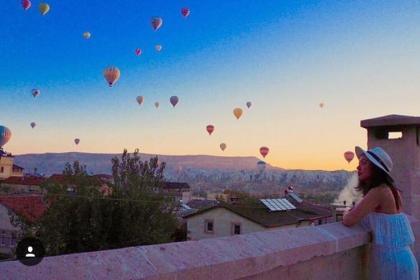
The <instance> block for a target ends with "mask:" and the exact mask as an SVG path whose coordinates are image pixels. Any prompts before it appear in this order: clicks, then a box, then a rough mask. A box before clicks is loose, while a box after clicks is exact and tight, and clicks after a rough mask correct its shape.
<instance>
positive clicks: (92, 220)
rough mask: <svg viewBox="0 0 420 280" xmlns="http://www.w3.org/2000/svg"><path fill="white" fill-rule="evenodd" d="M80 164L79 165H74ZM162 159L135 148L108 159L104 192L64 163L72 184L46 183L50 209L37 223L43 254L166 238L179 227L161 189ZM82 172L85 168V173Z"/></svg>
mask: <svg viewBox="0 0 420 280" xmlns="http://www.w3.org/2000/svg"><path fill="white" fill-rule="evenodd" d="M78 166H79V167H80V165H78ZM164 168H165V163H159V161H158V158H157V157H154V158H151V159H150V160H149V161H142V160H141V159H140V157H139V155H138V150H136V151H135V152H134V154H133V155H130V154H129V153H127V151H126V150H124V152H123V154H122V156H121V159H120V158H117V157H115V158H113V159H112V173H113V178H114V183H113V184H111V185H110V187H111V188H112V192H111V193H110V194H108V195H107V196H104V195H103V194H102V193H101V191H100V187H99V186H95V185H94V184H92V182H94V181H92V180H87V178H89V177H92V176H88V175H87V173H86V172H85V170H86V167H84V168H75V164H73V167H71V165H70V164H66V166H65V169H64V171H63V174H66V176H69V177H70V178H71V179H72V181H71V184H72V185H74V186H75V191H74V193H71V194H69V193H67V185H66V184H56V183H55V184H53V183H47V184H46V185H45V186H43V187H45V188H46V189H47V196H46V199H47V201H48V203H49V205H50V206H49V208H48V210H47V212H46V214H45V215H44V217H43V218H42V219H41V220H40V221H39V223H38V224H37V225H36V226H37V233H38V237H39V238H40V239H41V240H42V241H43V243H44V246H45V248H46V252H47V255H57V254H67V253H76V252H84V251H95V250H104V249H112V248H121V247H126V246H138V245H145V244H155V243H163V242H169V241H172V239H173V236H174V235H173V234H174V233H175V231H176V229H177V221H176V218H175V216H174V214H173V210H174V206H175V205H173V202H172V200H171V199H170V198H166V197H165V196H163V194H162V193H161V192H160V189H161V186H162V183H163V179H164V177H163V171H164ZM83 170H84V171H83Z"/></svg>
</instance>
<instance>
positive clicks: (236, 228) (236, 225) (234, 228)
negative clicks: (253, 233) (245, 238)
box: [232, 223, 241, 235]
mask: <svg viewBox="0 0 420 280" xmlns="http://www.w3.org/2000/svg"><path fill="white" fill-rule="evenodd" d="M235 234H241V223H232V235H235Z"/></svg>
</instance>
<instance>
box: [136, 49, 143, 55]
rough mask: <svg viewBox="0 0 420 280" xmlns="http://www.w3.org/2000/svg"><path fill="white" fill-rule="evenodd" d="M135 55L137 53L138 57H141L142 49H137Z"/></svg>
mask: <svg viewBox="0 0 420 280" xmlns="http://www.w3.org/2000/svg"><path fill="white" fill-rule="evenodd" d="M134 53H135V54H136V55H137V56H139V55H141V53H142V51H141V49H140V48H137V49H136V50H135V51H134Z"/></svg>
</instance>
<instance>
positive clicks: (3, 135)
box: [0, 125, 12, 148]
mask: <svg viewBox="0 0 420 280" xmlns="http://www.w3.org/2000/svg"><path fill="white" fill-rule="evenodd" d="M11 137H12V132H11V131H10V129H8V128H7V127H5V126H2V125H0V148H1V147H3V146H4V145H6V143H7V142H9V140H10V138H11Z"/></svg>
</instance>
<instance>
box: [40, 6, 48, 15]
mask: <svg viewBox="0 0 420 280" xmlns="http://www.w3.org/2000/svg"><path fill="white" fill-rule="evenodd" d="M49 11H50V5H48V4H47V3H41V4H39V12H40V13H41V15H43V16H45V15H46V14H47V13H48V12H49Z"/></svg>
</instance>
